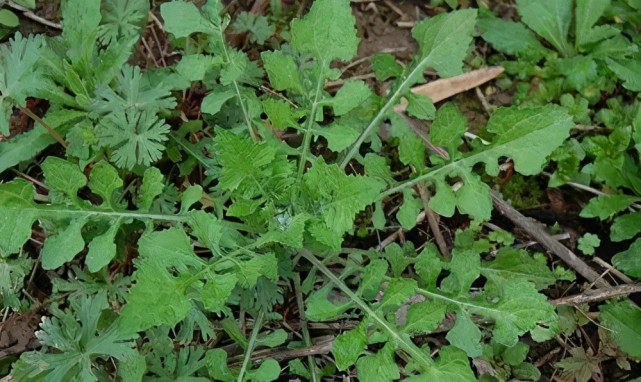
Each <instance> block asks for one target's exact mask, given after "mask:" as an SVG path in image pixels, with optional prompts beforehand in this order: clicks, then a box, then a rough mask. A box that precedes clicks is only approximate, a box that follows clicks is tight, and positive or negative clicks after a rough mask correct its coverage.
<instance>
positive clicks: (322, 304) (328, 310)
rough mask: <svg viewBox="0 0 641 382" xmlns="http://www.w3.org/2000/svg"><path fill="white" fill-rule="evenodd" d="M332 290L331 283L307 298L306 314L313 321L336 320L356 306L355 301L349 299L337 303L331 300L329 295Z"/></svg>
mask: <svg viewBox="0 0 641 382" xmlns="http://www.w3.org/2000/svg"><path fill="white" fill-rule="evenodd" d="M331 291H332V286H331V285H328V286H325V287H323V288H321V289H319V290H317V291H316V292H314V293H312V294H311V295H310V296H309V297H308V298H307V300H305V305H306V306H307V309H306V310H305V315H306V316H307V318H309V319H310V320H312V321H330V320H334V319H336V318H338V317H340V316H341V315H342V314H343V313H345V312H346V311H347V310H348V309H350V308H352V307H353V306H354V303H353V302H352V301H349V300H347V301H343V302H337V304H334V303H333V302H331V301H329V300H328V297H329V296H330V292H331Z"/></svg>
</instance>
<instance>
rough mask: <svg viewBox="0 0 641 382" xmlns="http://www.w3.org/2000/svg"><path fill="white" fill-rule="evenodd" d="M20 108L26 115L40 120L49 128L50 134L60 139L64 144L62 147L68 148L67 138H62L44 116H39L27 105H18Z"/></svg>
mask: <svg viewBox="0 0 641 382" xmlns="http://www.w3.org/2000/svg"><path fill="white" fill-rule="evenodd" d="M18 108H19V109H20V111H21V112H23V113H24V114H25V115H26V116H28V117H29V118H31V119H33V120H34V121H36V122H38V123H39V124H40V125H41V126H42V127H44V128H45V129H47V131H48V132H49V134H51V136H52V137H53V138H54V139H55V140H56V141H58V143H60V144H61V145H62V147H64V148H65V149H66V148H67V142H65V140H64V139H63V138H62V136H61V135H60V134H58V132H57V131H56V130H54V129H53V128H52V127H51V126H49V124H48V123H47V122H45V121H43V120H42V118H40V117H38V116H37V115H36V114H35V113H34V112H32V111H31V110H29V109H27V108H26V107H22V106H18Z"/></svg>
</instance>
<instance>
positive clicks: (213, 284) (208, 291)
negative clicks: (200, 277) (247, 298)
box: [201, 273, 238, 313]
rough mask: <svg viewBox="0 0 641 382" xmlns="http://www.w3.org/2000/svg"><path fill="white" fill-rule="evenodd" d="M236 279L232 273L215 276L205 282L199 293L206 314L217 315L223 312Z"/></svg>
mask: <svg viewBox="0 0 641 382" xmlns="http://www.w3.org/2000/svg"><path fill="white" fill-rule="evenodd" d="M237 282H238V277H236V275H234V274H233V273H228V274H223V275H216V277H213V278H210V279H208V280H207V282H206V284H205V285H204V286H203V289H202V291H201V300H202V302H203V305H204V306H205V309H206V310H207V311H208V312H212V313H219V312H222V311H223V310H225V304H226V303H227V299H229V296H231V292H232V291H233V290H234V287H235V286H236V283H237Z"/></svg>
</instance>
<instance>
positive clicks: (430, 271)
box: [414, 243, 443, 290]
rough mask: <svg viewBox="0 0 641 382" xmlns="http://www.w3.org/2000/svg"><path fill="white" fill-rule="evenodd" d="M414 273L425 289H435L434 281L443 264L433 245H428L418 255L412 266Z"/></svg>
mask: <svg viewBox="0 0 641 382" xmlns="http://www.w3.org/2000/svg"><path fill="white" fill-rule="evenodd" d="M414 269H415V270H416V273H417V274H418V276H419V277H420V278H421V280H422V281H423V283H424V284H425V285H426V286H427V289H430V290H432V289H434V288H435V287H436V279H437V278H438V276H439V275H440V274H441V270H442V269H443V262H442V261H441V258H440V255H439V253H438V249H436V246H435V245H434V244H433V243H428V244H427V245H426V246H425V248H424V249H423V250H422V251H421V253H419V255H418V257H417V259H416V263H415V264H414Z"/></svg>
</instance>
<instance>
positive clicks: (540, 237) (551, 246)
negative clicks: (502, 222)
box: [492, 191, 610, 288]
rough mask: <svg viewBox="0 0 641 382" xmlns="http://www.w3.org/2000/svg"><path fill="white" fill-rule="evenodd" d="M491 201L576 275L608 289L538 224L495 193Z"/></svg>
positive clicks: (608, 285)
mask: <svg viewBox="0 0 641 382" xmlns="http://www.w3.org/2000/svg"><path fill="white" fill-rule="evenodd" d="M492 201H493V202H494V206H495V207H496V209H497V210H498V211H499V212H501V214H503V215H504V216H505V217H507V218H508V219H510V220H511V221H512V222H513V223H514V224H516V225H517V226H519V227H520V228H522V229H523V230H524V231H525V232H527V233H528V234H529V235H531V236H532V237H533V238H534V239H536V240H537V241H538V242H539V243H541V245H542V246H544V247H545V248H547V249H548V250H549V251H550V252H552V253H553V254H555V255H556V256H557V257H558V258H560V259H561V260H563V261H564V262H565V263H566V264H567V265H568V266H570V267H571V268H572V269H574V270H575V271H576V272H577V273H578V274H580V275H581V276H583V277H585V279H586V280H588V281H589V282H591V283H594V284H595V285H597V286H598V287H599V288H608V287H610V284H609V283H608V282H607V281H605V280H604V279H602V278H601V276H600V275H599V274H598V273H597V272H596V271H595V270H594V269H592V268H590V266H589V265H588V264H586V263H585V262H584V261H583V260H582V259H581V258H579V257H578V256H577V255H576V254H574V252H572V251H570V250H569V249H568V248H566V247H565V246H564V245H563V244H561V243H559V242H558V241H557V240H555V239H554V238H552V236H551V235H550V234H549V233H547V232H546V231H545V230H544V229H543V228H542V227H541V226H540V225H539V223H538V222H536V221H534V220H533V219H530V218H528V217H525V216H524V215H523V214H521V213H520V212H519V211H517V210H516V209H514V208H513V207H512V206H510V205H509V204H507V203H506V202H505V201H504V200H503V199H502V198H501V197H500V196H499V195H498V194H497V193H496V192H495V191H492Z"/></svg>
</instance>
